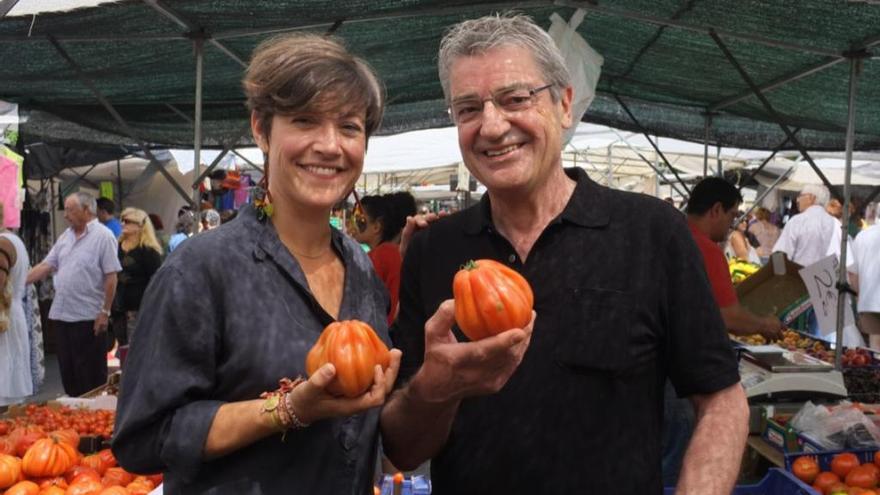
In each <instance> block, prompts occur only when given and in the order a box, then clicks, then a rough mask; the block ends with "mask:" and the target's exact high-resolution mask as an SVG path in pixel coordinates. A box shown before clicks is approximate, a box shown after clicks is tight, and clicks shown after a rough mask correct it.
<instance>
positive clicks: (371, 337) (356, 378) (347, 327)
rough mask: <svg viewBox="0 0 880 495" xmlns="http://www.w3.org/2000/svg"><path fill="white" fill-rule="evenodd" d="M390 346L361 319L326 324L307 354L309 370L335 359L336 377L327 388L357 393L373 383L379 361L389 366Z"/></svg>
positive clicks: (385, 367)
mask: <svg viewBox="0 0 880 495" xmlns="http://www.w3.org/2000/svg"><path fill="white" fill-rule="evenodd" d="M390 359H391V358H390V356H389V355H388V347H386V346H385V343H384V342H382V340H381V339H380V338H379V336H378V335H376V332H374V331H373V329H372V327H370V325H367V324H366V323H364V322H362V321H358V320H346V321H337V322H333V323H331V324H329V325H327V328H325V329H324V331H323V332H321V336H320V337H318V342H316V343H315V346H314V347H312V349H311V350H310V351H309V354H308V356H306V372H307V373H308V374H309V375H311V374H312V373H314V372H315V371H317V370H318V368H320V367H321V366H323V365H324V364H325V363H333V366H335V367H336V377H335V378H334V379H333V381H332V382H330V385H329V386H328V387H327V390H328V391H329V392H330V393H331V394H335V395H344V396H346V397H358V396H359V395H362V394H363V393H364V392H366V391H367V390H369V388H370V386H371V385H372V384H373V373H374V370H375V368H376V365H377V364H379V365H381V366H382V369H383V370H384V369H387V368H388V365H389V364H390Z"/></svg>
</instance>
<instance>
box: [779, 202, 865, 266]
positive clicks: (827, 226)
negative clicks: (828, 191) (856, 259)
mask: <svg viewBox="0 0 880 495" xmlns="http://www.w3.org/2000/svg"><path fill="white" fill-rule="evenodd" d="M849 246H850V244H849V243H847V250H846V259H847V262H846V266H847V267H850V266H852V259H853V253H852V250H851V249H850V248H849ZM773 251H774V252H775V251H782V252H783V253H785V254H786V255H787V256H788V259H790V260H792V261H794V262H795V263H797V264H799V265H801V266H805V267H806V266H810V265H812V264H813V263H815V262H817V261H819V260H820V259H822V258H824V257H826V256H828V255H830V254H833V255H835V256H838V257H840V220H838V219H836V218H834V217H832V216H831V215H829V214H828V212H827V211H825V208H823V207H822V206H819V205H813V206H811V207H809V208H807V209H806V210H804V211H803V212H802V213H800V214H798V215H795V216H793V217H792V218H791V220H789V221H788V223H787V224H785V228H783V229H782V233H781V234H779V240H778V241H776V245H774V246H773Z"/></svg>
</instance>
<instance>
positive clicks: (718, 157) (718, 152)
mask: <svg viewBox="0 0 880 495" xmlns="http://www.w3.org/2000/svg"><path fill="white" fill-rule="evenodd" d="M715 160H716V161H717V165H718V177H721V178H723V177H724V164H723V163H721V146H716V147H715Z"/></svg>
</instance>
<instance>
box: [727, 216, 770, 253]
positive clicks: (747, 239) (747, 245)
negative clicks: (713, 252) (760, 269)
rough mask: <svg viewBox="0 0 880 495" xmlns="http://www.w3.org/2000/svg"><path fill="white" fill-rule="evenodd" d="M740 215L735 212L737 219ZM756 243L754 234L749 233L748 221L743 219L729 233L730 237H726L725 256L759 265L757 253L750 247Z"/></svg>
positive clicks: (753, 247)
mask: <svg viewBox="0 0 880 495" xmlns="http://www.w3.org/2000/svg"><path fill="white" fill-rule="evenodd" d="M741 215H742V212H737V217H739V216H741ZM757 242H758V241H757V239H756V238H755V237H754V234H752V233H751V232H749V219H748V218H743V219H742V220H741V221H740V222H739V223H738V224H736V228H735V229H733V230H731V231H730V235H729V236H728V237H727V249H725V254H726V255H727V257H728V258H736V259H739V260H743V261H748V262H749V263H754V264H756V265H757V264H760V263H761V258H759V257H758V251H757V249H755V246H753V245H752V244H753V243H755V244H757Z"/></svg>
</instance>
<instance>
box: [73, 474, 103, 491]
mask: <svg viewBox="0 0 880 495" xmlns="http://www.w3.org/2000/svg"><path fill="white" fill-rule="evenodd" d="M103 489H104V485H102V484H101V482H100V481H95V480H93V479H91V478H83V479H81V480H79V481H77V482H74V483H71V485H70V486H69V487H67V493H66V495H96V494H98V493H101V490H103Z"/></svg>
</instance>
